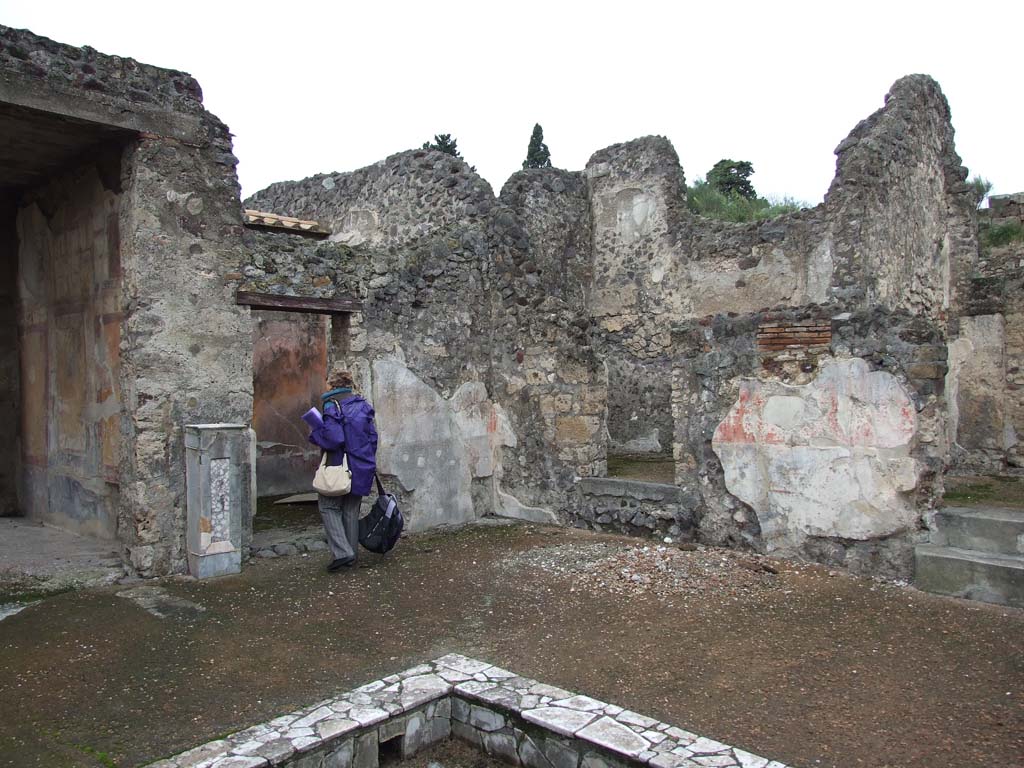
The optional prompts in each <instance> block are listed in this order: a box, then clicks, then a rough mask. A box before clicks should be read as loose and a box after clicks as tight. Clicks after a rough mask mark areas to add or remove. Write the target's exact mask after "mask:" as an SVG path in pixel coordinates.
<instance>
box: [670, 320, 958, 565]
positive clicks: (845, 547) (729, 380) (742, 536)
mask: <svg viewBox="0 0 1024 768" xmlns="http://www.w3.org/2000/svg"><path fill="white" fill-rule="evenodd" d="M808 318H813V319H815V321H816V322H822V321H824V322H829V321H831V326H832V333H831V340H830V342H829V343H828V344H827V345H825V344H821V345H816V346H814V347H811V348H807V349H788V350H785V351H784V352H775V351H772V350H768V349H764V348H763V346H764V345H761V348H759V345H758V341H757V336H758V330H759V329H760V328H762V327H763V326H765V325H766V324H776V323H794V322H799V321H801V320H805V319H808ZM674 340H675V343H676V349H677V354H678V355H679V356H678V358H677V359H676V364H675V369H674V376H673V406H674V409H675V411H676V414H677V419H676V430H677V432H676V467H677V477H676V483H677V485H679V486H680V487H682V488H684V489H687V488H689V489H699V492H700V494H701V496H702V503H701V506H700V512H699V529H700V536H701V537H702V538H703V539H705V540H707V541H710V542H714V543H719V544H738V543H747V544H749V545H752V546H754V547H755V548H758V549H763V550H764V551H768V552H777V553H779V554H781V555H784V556H801V557H807V558H809V559H813V560H818V561H823V562H827V563H829V564H835V565H844V566H847V567H849V568H851V569H852V570H854V571H856V572H864V573H875V574H885V575H899V576H906V575H908V574H909V573H910V569H911V568H912V559H913V557H912V545H913V543H914V542H915V541H916V540H917V539H918V538H919V534H918V531H919V529H920V528H921V527H922V515H923V512H924V511H925V510H928V509H930V508H933V507H934V506H935V504H936V502H937V500H938V498H939V497H940V495H941V480H940V478H941V472H942V468H943V464H944V461H945V458H946V456H947V454H948V447H947V444H946V439H945V438H946V436H945V403H944V400H943V398H942V390H943V379H944V376H945V373H946V347H945V339H944V337H943V335H942V333H941V331H940V330H939V329H937V328H936V327H935V326H933V325H931V324H930V323H929V322H928V321H927V320H925V319H923V318H921V317H919V316H913V315H910V314H908V313H905V312H897V313H889V312H885V311H884V310H881V309H875V310H870V311H862V312H855V313H850V312H845V313H840V314H837V315H835V316H832V317H829V316H828V315H827V314H824V313H823V311H822V308H819V307H813V306H812V307H808V308H805V309H792V310H785V311H776V312H771V313H760V314H756V315H749V316H743V317H737V318H728V317H725V316H721V315H719V316H715V317H714V318H708V319H705V320H701V321H691V322H690V323H688V324H682V325H681V326H680V327H679V328H678V329H677V331H676V334H675V336H674Z"/></svg>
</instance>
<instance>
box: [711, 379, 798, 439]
mask: <svg viewBox="0 0 1024 768" xmlns="http://www.w3.org/2000/svg"><path fill="white" fill-rule="evenodd" d="M765 402H766V400H765V396H764V394H763V393H762V392H761V388H760V386H758V385H756V384H755V385H747V384H744V385H742V386H741V387H740V396H739V400H738V401H737V402H736V405H734V406H733V407H732V408H731V409H730V410H729V413H728V414H727V415H726V417H725V419H724V420H723V421H722V423H721V424H719V425H718V428H717V429H716V430H715V435H714V438H713V440H714V441H715V442H717V443H782V442H783V441H784V438H783V436H782V435H781V434H780V433H779V432H778V430H777V429H775V427H774V426H773V425H770V424H765V421H764V406H765Z"/></svg>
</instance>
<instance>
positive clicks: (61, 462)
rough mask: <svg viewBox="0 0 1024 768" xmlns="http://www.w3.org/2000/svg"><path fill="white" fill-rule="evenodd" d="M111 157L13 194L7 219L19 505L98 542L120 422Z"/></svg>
mask: <svg viewBox="0 0 1024 768" xmlns="http://www.w3.org/2000/svg"><path fill="white" fill-rule="evenodd" d="M117 161H118V158H117V155H116V154H115V155H114V156H113V158H112V163H113V166H112V171H111V172H109V173H103V172H101V171H100V170H99V169H98V168H97V166H95V165H91V164H90V165H86V166H82V167H80V168H78V169H75V170H73V171H70V172H67V173H65V174H63V175H61V176H58V177H56V178H54V179H52V180H51V181H50V182H49V183H47V184H46V185H45V186H43V187H42V188H40V189H37V190H34V191H32V192H29V193H26V194H24V195H23V196H22V199H21V203H20V206H21V207H20V208H19V212H18V219H17V232H18V244H19V245H18V261H19V267H18V306H19V307H20V316H19V321H18V329H19V348H20V357H21V377H20V378H21V381H22V385H23V386H22V389H21V393H22V395H23V397H21V398H20V411H21V429H20V433H21V449H22V455H21V466H22V468H23V474H22V483H21V489H20V491H21V492H20V494H19V496H20V502H21V508H22V510H23V511H24V513H25V514H27V515H29V516H31V517H33V518H36V519H38V520H43V521H46V522H49V523H53V524H55V525H59V526H61V527H64V528H68V529H70V530H73V531H76V532H78V533H83V534H89V535H93V536H99V537H101V538H108V539H112V538H114V537H115V536H116V534H117V521H118V495H119V488H120V477H119V474H118V465H119V462H120V459H121V444H122V440H121V422H122V417H123V411H122V397H121V378H120V330H121V320H122V312H121V306H122V305H121V252H120V240H119V238H120V233H119V217H120V213H121V195H120V194H119V189H118V186H117V181H118V172H117V168H118V163H117Z"/></svg>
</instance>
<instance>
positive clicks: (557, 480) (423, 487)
mask: <svg viewBox="0 0 1024 768" xmlns="http://www.w3.org/2000/svg"><path fill="white" fill-rule="evenodd" d="M520 176H521V177H520ZM513 182H515V183H513ZM246 205H247V206H248V207H252V208H258V209H263V210H270V211H273V212H275V213H283V214H288V215H295V216H302V217H305V218H316V219H317V220H318V221H320V222H321V223H325V224H329V226H330V227H331V228H332V230H333V234H332V236H331V241H332V242H329V243H321V244H317V245H313V244H301V245H296V244H295V243H294V238H292V239H291V241H286V240H285V239H283V238H284V237H285V236H282V235H271V234H266V233H250V234H249V235H248V237H249V238H250V240H251V241H252V242H253V243H254V244H256V247H254V249H253V252H254V254H256V255H255V256H254V258H253V260H252V261H251V263H250V264H248V265H247V266H246V267H245V268H244V269H243V270H242V273H243V280H244V285H245V286H246V287H247V288H248V289H251V290H259V291H269V292H275V293H288V294H291V295H307V296H333V295H352V296H355V297H358V298H359V299H360V300H361V301H362V305H363V310H362V312H359V313H353V314H351V315H349V316H345V315H339V316H335V317H334V318H332V333H331V344H330V354H331V357H332V362H337V363H344V364H345V365H347V366H348V367H350V368H351V369H352V370H353V371H355V373H356V374H357V381H358V382H359V383H360V388H361V389H362V390H363V391H364V392H366V393H368V394H369V396H370V399H371V401H372V402H373V404H374V407H375V408H376V411H377V426H378V432H379V434H380V435H381V444H380V450H379V452H378V463H379V466H380V467H381V469H382V471H383V472H384V473H385V474H386V475H389V476H390V477H392V478H393V479H394V480H395V483H394V485H395V486H396V487H397V488H398V490H399V491H400V493H401V495H402V496H403V501H405V502H406V504H407V507H406V508H408V510H409V516H408V518H409V524H410V528H411V529H413V530H416V529H419V528H424V527H429V526H433V525H437V524H442V523H458V522H464V521H466V520H470V519H473V518H475V517H478V516H480V515H482V514H486V513H490V512H493V511H495V510H499V511H501V512H502V513H503V514H508V515H512V516H518V517H526V518H529V519H538V520H546V521H554V520H556V519H557V518H558V516H559V515H565V514H566V513H567V509H568V507H569V506H571V505H572V498H571V495H570V494H568V493H566V492H565V491H566V490H567V489H569V488H571V486H572V483H573V482H574V480H575V477H576V475H577V474H578V473H582V474H598V473H603V471H604V457H605V448H604V439H603V435H604V398H605V393H606V390H605V387H604V371H603V369H602V368H600V366H599V365H598V364H597V362H596V360H595V358H594V356H593V354H592V352H591V351H590V348H589V344H588V337H587V326H588V323H587V321H586V320H585V319H582V318H581V315H580V308H581V307H582V306H583V303H584V287H585V285H586V284H587V283H588V282H589V269H590V258H589V257H590V250H589V226H588V221H589V219H588V207H587V203H586V196H585V187H584V184H583V180H582V177H581V176H580V175H579V174H567V173H564V172H560V171H549V172H543V173H539V174H523V175H517V176H516V177H513V179H512V180H510V182H509V185H506V190H505V192H503V196H502V198H501V201H500V202H499V201H496V200H495V199H494V196H493V194H492V193H491V191H490V188H489V187H488V186H487V185H486V184H485V183H484V182H483V181H481V180H480V179H479V177H477V176H476V174H474V173H472V172H471V171H470V170H469V168H468V167H467V166H466V165H465V164H464V163H462V162H461V161H458V160H455V159H453V158H451V157H448V156H446V155H442V154H439V153H434V152H426V151H412V152H406V153H402V154H399V155H395V156H393V157H391V158H388V159H387V160H385V161H383V162H382V163H378V164H377V165H375V166H371V167H370V168H366V169H362V170H360V171H355V172H354V173H352V174H332V175H327V176H316V177H313V178H311V179H307V180H305V181H303V182H290V183H281V184H275V185H273V186H271V187H269V188H268V189H267V190H264V191H263V192H260V193H258V194H257V195H255V196H254V197H252V198H250V199H249V200H247V201H246ZM527 220H529V222H530V224H529V226H527V224H526V221H527ZM296 264H298V265H300V266H298V267H296Z"/></svg>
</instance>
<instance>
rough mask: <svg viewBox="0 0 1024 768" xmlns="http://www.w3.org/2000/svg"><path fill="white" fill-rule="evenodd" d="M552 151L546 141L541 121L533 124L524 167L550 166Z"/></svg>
mask: <svg viewBox="0 0 1024 768" xmlns="http://www.w3.org/2000/svg"><path fill="white" fill-rule="evenodd" d="M550 167H551V152H550V151H549V150H548V145H547V144H545V143H544V129H543V128H541V127H540V123H537V124H536V125H534V126H533V133H532V134H530V146H529V147H528V148H527V150H526V159H525V160H523V168H550Z"/></svg>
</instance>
